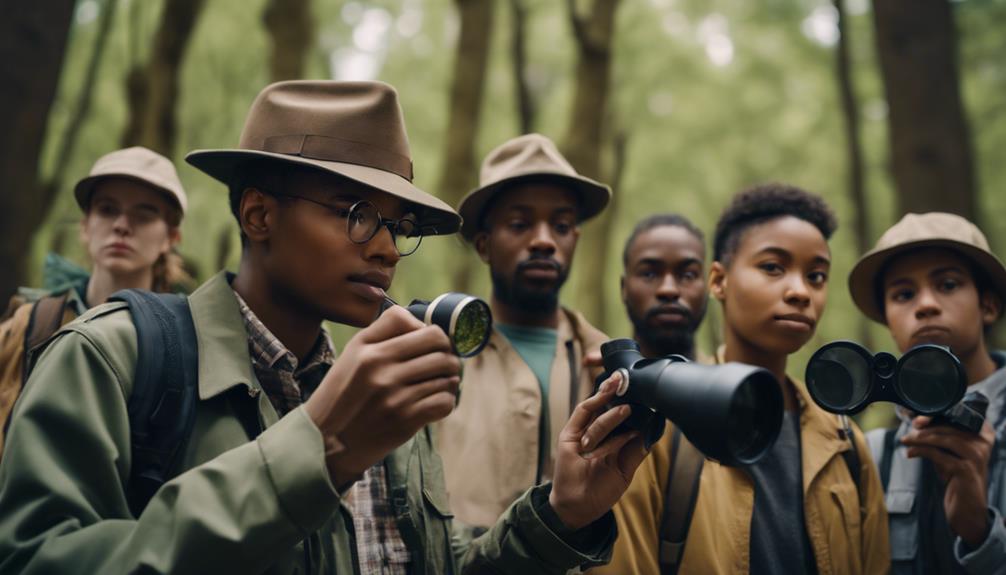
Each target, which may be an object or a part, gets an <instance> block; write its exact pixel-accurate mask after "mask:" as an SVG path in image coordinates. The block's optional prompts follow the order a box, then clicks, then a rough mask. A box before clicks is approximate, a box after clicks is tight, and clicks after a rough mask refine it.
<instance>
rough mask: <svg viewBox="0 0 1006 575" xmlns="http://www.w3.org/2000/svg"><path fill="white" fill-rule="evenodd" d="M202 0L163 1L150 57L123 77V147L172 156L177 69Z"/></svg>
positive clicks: (176, 99)
mask: <svg viewBox="0 0 1006 575" xmlns="http://www.w3.org/2000/svg"><path fill="white" fill-rule="evenodd" d="M204 4H205V0H166V1H165V4H164V11H163V12H162V13H161V19H160V24H159V26H158V27H157V33H156V34H155V35H154V46H153V50H152V52H151V54H150V60H149V61H148V62H147V64H146V65H145V66H142V67H138V68H133V69H132V70H130V72H129V76H128V78H127V80H126V92H127V97H126V100H127V103H128V108H129V120H128V122H127V124H126V129H125V131H124V132H123V134H122V146H123V147H128V146H137V145H138V146H146V147H148V148H150V149H151V150H154V151H155V152H158V153H160V154H163V155H165V156H168V157H171V156H172V155H173V152H174V147H175V131H176V122H175V108H176V105H177V102H178V92H179V72H180V70H181V66H182V62H183V60H184V59H185V51H186V49H187V48H188V45H189V40H190V38H191V37H192V31H193V30H194V29H195V25H196V21H197V20H198V18H199V14H200V13H201V12H202V9H203V6H204Z"/></svg>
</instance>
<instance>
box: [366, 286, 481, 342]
mask: <svg viewBox="0 0 1006 575" xmlns="http://www.w3.org/2000/svg"><path fill="white" fill-rule="evenodd" d="M391 305H398V304H396V303H395V301H394V300H392V299H391V298H389V297H386V298H385V305H384V307H383V308H382V311H383V309H387V307H388V306H391ZM405 309H407V310H409V313H411V314H412V315H413V316H414V317H415V318H416V319H418V320H419V321H421V322H423V323H425V324H426V325H436V326H439V327H440V329H442V330H444V333H446V334H447V337H448V338H450V340H451V347H452V348H453V350H454V353H455V354H457V355H459V356H460V357H472V356H474V355H478V353H479V352H480V351H482V349H483V348H485V346H486V343H488V342H489V336H490V335H491V334H492V326H493V316H492V312H491V311H490V309H489V304H487V303H486V302H485V301H484V300H482V299H480V298H477V297H475V296H473V295H469V294H466V293H460V292H447V293H445V294H442V295H440V296H438V297H436V298H435V299H434V300H433V301H424V300H418V299H416V300H412V303H410V304H409V305H408V306H406V307H405Z"/></svg>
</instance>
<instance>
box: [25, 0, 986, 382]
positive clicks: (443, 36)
mask: <svg viewBox="0 0 1006 575" xmlns="http://www.w3.org/2000/svg"><path fill="white" fill-rule="evenodd" d="M107 1H108V0H104V1H102V2H96V1H95V0H85V1H83V2H81V3H80V6H81V8H80V11H81V12H83V11H84V10H85V9H84V8H83V6H84V5H91V6H92V7H94V6H97V7H99V8H100V7H101V6H103V5H104V4H105V2H107ZM121 1H123V3H124V4H123V6H122V7H120V10H119V12H118V14H117V18H116V20H117V21H116V22H115V23H114V25H113V31H112V34H113V37H112V38H110V42H109V46H108V49H107V51H106V54H105V62H104V66H103V68H102V71H101V76H100V78H99V79H98V82H97V85H96V93H95V98H94V106H93V109H92V113H91V115H90V117H89V118H88V119H87V121H86V123H85V126H84V130H83V134H82V138H81V141H80V143H79V145H78V147H77V150H76V154H75V155H74V157H73V158H71V160H70V163H71V165H70V166H69V169H68V174H70V176H69V181H67V182H66V185H65V189H64V190H61V191H60V196H59V199H58V203H57V205H56V206H55V209H54V210H53V212H52V216H51V218H50V220H49V221H48V222H47V223H46V225H45V226H44V227H43V228H42V229H40V230H39V232H38V235H37V238H36V241H35V246H34V248H33V252H32V257H33V261H34V262H36V265H34V266H32V267H33V269H36V270H38V271H40V268H41V262H42V259H43V256H44V254H45V252H47V251H49V250H50V249H52V248H54V247H55V248H57V249H59V250H60V251H62V252H63V253H65V254H67V255H69V256H70V257H71V258H72V259H76V260H78V261H80V262H81V263H84V260H83V257H84V255H83V250H82V249H81V247H80V246H79V245H78V242H77V241H76V222H77V221H78V219H79V210H78V209H77V207H76V204H75V203H74V201H73V198H72V193H71V190H72V184H73V183H74V181H75V178H76V177H78V176H83V175H84V174H86V172H87V170H88V169H89V167H90V164H91V163H92V162H93V160H94V159H95V158H96V157H98V156H99V155H101V154H103V153H105V152H107V151H110V150H112V149H114V148H116V147H117V146H118V141H119V134H120V133H121V130H122V127H123V125H124V123H125V110H126V106H125V77H126V73H127V71H128V69H129V68H130V66H132V65H134V64H136V63H138V62H142V61H143V60H144V59H145V58H146V54H147V53H148V52H149V46H150V44H151V41H152V34H153V31H154V30H155V29H156V23H157V19H158V17H159V10H160V6H161V2H149V1H141V0H130V1H129V2H126V1H125V0H121ZM525 4H526V6H527V9H528V18H529V20H528V23H527V24H528V38H529V45H528V46H527V51H528V61H529V67H528V70H527V75H528V77H529V78H530V83H531V90H532V93H533V95H534V98H535V101H536V104H537V107H538V112H539V113H538V125H537V126H536V130H537V131H540V132H542V133H545V134H547V135H549V136H551V137H553V138H554V139H556V140H561V137H562V135H563V134H564V132H565V129H566V121H567V117H568V113H567V112H568V108H569V103H570V101H571V96H572V94H571V90H572V89H573V86H572V71H573V67H574V65H575V61H574V57H575V52H574V46H573V39H572V33H571V29H570V26H569V22H568V19H567V14H566V12H565V3H564V2H556V1H553V0H525ZM263 6H264V2H263V0H252V1H248V0H215V1H214V2H208V3H207V6H206V10H205V12H204V14H203V15H202V18H201V20H200V22H199V23H198V26H197V29H196V31H195V34H194V37H193V40H192V44H191V46H190V47H189V50H188V54H187V58H186V61H185V65H184V69H183V77H182V93H181V97H180V99H179V102H178V106H179V115H178V117H179V122H180V125H179V139H178V141H179V148H178V149H177V150H175V160H176V162H177V164H178V167H179V172H180V174H181V177H182V181H183V183H184V185H185V186H186V190H187V191H188V194H189V199H190V210H189V213H188V215H187V217H186V220H185V222H184V225H183V238H184V240H183V244H182V246H181V252H182V254H183V255H184V256H185V257H186V258H187V260H189V261H190V262H191V263H192V264H193V266H194V269H195V271H196V273H197V275H198V276H199V279H205V278H207V277H208V276H210V275H211V274H212V273H213V272H214V271H215V270H216V268H217V266H218V261H220V260H221V259H225V260H226V262H227V265H228V267H230V268H231V269H234V268H235V267H236V265H237V259H238V256H239V254H238V251H239V247H238V246H239V244H238V241H237V232H236V227H235V226H234V224H233V221H232V218H231V216H230V213H229V211H228V208H227V201H226V193H225V189H224V187H223V186H222V185H220V184H219V183H217V182H215V181H214V180H212V179H210V178H209V177H207V176H205V175H203V174H202V173H200V172H198V171H196V170H195V169H193V168H191V167H189V166H188V165H187V164H185V163H184V161H183V158H184V155H185V154H186V153H187V152H188V151H190V150H194V149H199V148H225V147H233V146H236V144H237V142H238V138H239V136H240V131H241V127H242V124H243V121H244V116H245V113H246V112H247V109H248V106H249V105H250V103H251V102H252V100H253V98H254V97H255V94H256V93H257V92H258V90H259V89H261V87H262V86H264V85H265V84H266V83H267V82H268V77H267V76H268V71H267V62H268V58H267V55H268V53H267V51H268V49H269V42H268V39H267V38H266V36H265V31H264V28H263V26H262V9H263ZM830 6H831V3H830V2H826V1H824V0H772V1H764V2H749V1H744V0H623V2H622V4H621V7H620V9H619V13H618V22H617V30H616V36H615V42H616V44H615V48H614V50H615V52H614V66H613V74H614V76H613V78H614V86H613V91H612V95H613V103H612V110H611V111H610V119H611V123H612V126H613V127H616V128H618V129H621V130H624V131H625V132H626V133H627V135H628V142H629V148H628V154H627V165H626V166H625V175H624V178H623V182H622V186H621V187H620V189H618V190H616V191H615V193H616V194H619V195H620V196H621V198H620V199H621V201H620V207H619V210H618V212H617V214H616V221H615V222H614V226H613V231H614V233H613V235H612V236H611V237H610V238H608V241H610V242H612V244H613V245H614V246H615V249H613V250H611V254H612V255H611V258H610V261H608V262H607V268H608V270H609V273H608V278H609V281H608V282H607V283H606V284H605V285H603V286H597V289H601V290H603V292H604V295H605V298H606V302H607V313H606V315H605V317H603V318H589V319H590V320H591V321H593V322H594V323H596V324H598V325H599V326H600V327H602V328H603V329H604V330H605V331H606V332H607V333H609V334H610V335H612V336H624V335H628V334H629V333H630V328H629V323H628V321H627V320H626V319H625V317H624V313H623V308H622V304H621V301H620V298H619V292H618V276H619V275H620V273H621V262H620V260H619V257H620V253H621V246H622V242H623V241H624V239H625V237H626V236H627V234H628V232H629V230H630V229H631V227H632V226H633V225H634V223H635V222H636V221H637V220H638V219H640V218H642V217H644V216H646V215H648V214H651V213H653V212H655V211H678V212H681V213H683V214H685V215H687V216H688V217H689V218H691V219H692V220H693V221H694V222H695V223H696V224H697V225H698V226H700V227H701V228H702V229H704V230H707V231H708V232H711V230H712V228H713V226H714V224H715V221H716V218H717V216H718V215H719V211H720V210H721V208H722V207H723V206H724V205H725V204H726V202H727V201H728V200H729V198H730V197H731V195H732V194H734V193H735V192H736V191H738V190H740V189H742V188H744V187H746V186H748V185H751V184H753V183H756V182H763V181H771V180H778V181H786V182H791V183H794V184H797V185H800V186H802V187H805V188H806V189H808V190H811V191H814V192H816V193H819V194H821V195H822V196H824V197H825V198H826V199H827V200H828V202H829V203H830V204H831V205H832V206H833V207H834V208H835V209H836V211H837V212H838V214H839V218H840V222H841V224H842V225H841V226H840V229H839V231H838V233H837V234H836V235H835V237H834V239H833V241H832V242H831V245H832V250H833V262H834V264H833V268H832V273H831V279H832V281H831V286H832V287H831V289H830V301H829V305H828V313H827V315H826V316H825V318H824V321H823V322H822V323H821V324H820V327H819V329H818V333H817V336H816V337H815V340H814V342H812V343H811V344H809V345H808V346H806V349H805V350H804V351H802V352H801V353H799V354H798V355H797V356H796V358H794V360H793V361H792V362H791V363H790V372H791V373H792V374H793V375H794V376H797V377H802V372H803V366H804V362H805V361H806V359H807V358H808V357H809V355H810V353H811V352H812V351H813V350H814V349H816V346H817V345H819V344H822V343H824V342H827V341H830V340H834V339H839V338H855V337H857V334H858V333H859V328H858V326H859V321H860V319H859V314H858V312H857V311H856V310H855V308H854V306H853V305H852V303H851V300H850V298H849V295H848V291H847V289H846V287H845V284H846V277H847V275H848V271H849V269H850V268H851V266H852V264H853V263H854V261H855V259H856V257H857V255H858V254H856V253H855V252H856V249H855V247H854V246H855V242H854V239H853V238H852V235H851V233H852V232H851V230H852V226H851V220H850V218H851V217H852V213H853V211H852V206H850V204H849V200H848V197H847V191H846V186H847V179H846V178H847V175H846V173H847V168H846V166H847V158H846V157H845V143H844V132H843V125H842V121H843V120H842V116H841V110H840V106H839V102H838V88H837V85H836V75H835V63H834V62H835V54H834V48H833V45H828V44H827V42H825V43H822V42H820V41H818V40H813V39H811V38H809V37H808V35H807V34H806V33H805V29H807V27H808V26H809V24H808V23H807V22H808V19H809V18H811V17H812V15H816V16H817V19H816V20H813V21H815V22H818V23H819V24H821V22H824V24H823V25H821V27H820V30H822V32H820V33H819V34H823V36H821V37H822V38H824V39H827V35H828V31H829V29H828V26H827V20H828V18H827V16H828V14H829V7H830ZM850 6H851V10H852V11H853V13H852V14H851V16H850V19H851V22H850V30H849V34H850V37H851V46H852V63H853V66H854V74H855V82H856V90H857V94H856V95H857V98H858V100H859V103H860V109H861V111H862V118H860V121H861V126H862V132H863V144H864V153H865V157H866V158H865V159H866V190H867V196H868V198H869V202H870V205H869V207H868V208H869V217H870V230H871V240H872V239H875V238H876V237H877V236H879V235H880V233H881V232H882V231H883V230H884V229H886V227H887V226H889V225H890V224H892V223H893V222H894V221H895V219H896V215H895V213H894V201H893V198H892V184H891V179H890V177H889V175H888V171H887V155H888V147H887V146H888V144H887V130H886V123H885V122H886V106H885V103H884V94H883V87H882V84H881V81H880V75H879V70H878V67H877V62H876V57H875V54H874V43H873V28H872V20H871V15H870V13H869V11H868V10H869V3H868V2H867V1H866V0H861V1H859V2H854V1H851V2H850ZM954 6H955V10H956V12H957V26H958V30H959V32H960V35H959V38H960V60H961V75H962V78H963V84H964V94H965V99H966V106H967V109H968V112H969V116H970V120H971V128H972V136H973V139H974V143H975V151H976V157H977V160H978V170H979V181H980V184H981V191H982V198H981V206H982V207H983V219H982V222H981V223H982V225H983V226H984V227H985V229H986V230H987V231H988V232H989V235H990V239H991V240H992V241H993V246H994V249H997V251H998V252H999V253H1006V218H1002V217H1000V214H1002V208H1001V207H1000V206H999V202H998V201H997V200H999V199H1001V197H1002V193H1001V191H1000V189H1001V188H1002V187H1003V186H1004V185H1006V164H1004V163H1003V162H1001V161H999V160H998V156H999V155H1000V151H1001V150H1002V149H1003V148H1004V147H1006V114H1004V113H1003V110H1004V109H1006V108H1004V107H1003V106H1002V103H1001V94H1003V93H1004V91H1006V61H1004V60H1003V59H1002V54H1003V53H1004V48H1006V41H1004V40H1003V36H1002V34H1001V33H999V31H1000V30H1001V29H1002V27H1003V25H1004V24H1006V3H1004V2H1002V1H1001V0H999V1H981V2H979V1H975V0H970V1H962V2H956V3H955V4H954ZM496 9H497V10H498V13H497V15H496V19H495V22H496V25H497V27H498V29H497V30H496V31H495V32H494V35H493V46H492V54H491V58H490V70H489V71H488V72H489V73H488V74H487V80H486V81H487V85H486V102H485V111H484V114H483V121H482V125H481V131H480V134H479V138H478V153H479V155H480V156H481V155H484V154H485V153H486V152H488V151H489V150H490V149H491V148H493V147H494V146H496V145H497V144H498V143H500V142H502V141H503V140H504V139H506V138H508V137H511V136H513V135H516V131H517V129H518V125H519V123H518V118H517V113H518V112H517V103H516V99H515V89H514V78H513V75H512V71H511V62H510V57H511V56H510V48H509V41H510V33H509V26H511V23H510V11H509V9H508V7H507V6H506V2H505V1H503V0H500V1H498V2H496ZM313 13H314V17H315V20H316V24H317V32H318V33H317V36H316V37H317V42H316V43H317V47H316V52H315V53H314V54H313V55H312V57H311V61H310V62H309V63H308V71H309V72H308V75H309V76H310V77H315V78H327V77H332V75H333V73H334V72H335V71H336V69H339V70H344V69H345V68H340V67H339V63H342V64H344V63H345V62H346V61H347V57H348V56H351V55H353V54H356V55H359V54H361V53H363V54H364V55H365V57H364V58H363V59H364V60H366V61H367V62H369V64H370V65H371V66H373V70H374V71H375V72H376V74H375V76H374V77H375V78H377V79H381V80H384V81H387V82H389V83H391V84H393V85H395V86H396V87H397V88H398V90H399V92H400V95H401V102H402V107H403V110H404V112H405V116H406V119H407V122H408V127H409V134H410V138H411V146H412V152H413V160H414V164H415V170H416V177H417V179H416V183H417V185H419V186H420V187H421V188H423V189H426V190H429V191H432V192H434V193H435V192H436V190H434V189H432V188H433V186H434V185H435V182H437V181H438V176H439V174H438V173H436V172H437V170H438V169H439V166H440V156H441V154H442V151H443V148H444V146H443V138H444V134H445V129H446V122H447V111H448V109H449V106H450V102H449V84H450V71H451V62H452V59H453V57H454V41H455V39H456V37H457V26H458V21H457V17H456V14H455V13H454V3H453V2H452V1H450V0H406V1H404V2H396V1H391V0H371V1H361V0H354V1H346V0H338V1H335V0H316V2H315V3H314V6H313ZM368 23H369V24H368ZM375 23H376V24H375ZM382 23H383V24H386V25H387V26H384V27H383V28H382V25H383V24H382ZM365 25H369V26H371V28H364V26H365ZM96 27H97V22H96V20H94V19H92V20H90V21H84V20H83V19H78V21H77V22H76V23H75V25H74V29H73V33H72V38H71V43H70V48H69V50H68V52H67V59H66V63H65V66H64V73H63V79H62V83H61V86H60V91H59V96H58V100H57V102H56V105H55V107H54V109H53V112H52V116H51V121H50V125H49V134H48V140H47V156H46V161H45V162H44V164H43V166H42V171H43V173H44V174H45V173H51V171H52V165H51V163H52V161H53V158H52V156H53V151H54V150H55V148H56V144H57V142H58V141H59V139H60V138H61V137H62V134H63V131H64V130H65V127H66V124H67V121H68V115H69V113H70V111H71V109H72V105H73V102H74V101H75V99H76V97H77V94H78V91H79V89H80V86H81V84H82V82H83V71H84V67H85V63H86V60H87V58H88V57H89V54H90V49H91V46H92V45H93V35H94V33H95V29H96ZM367 30H370V32H369V33H365V32H367ZM382 30H383V32H382ZM379 32H380V34H378V33H379ZM356 36H359V37H356ZM716 62H718V63H719V64H721V65H717V63H716ZM609 155H610V154H609ZM606 161H608V162H610V161H611V159H610V158H608V159H607V160H606ZM471 168H472V167H467V166H457V168H456V169H471ZM583 233H585V234H587V233H591V226H590V225H589V224H588V225H586V226H585V228H584V230H583ZM228 242H229V244H230V251H229V253H227V254H221V253H220V252H221V250H222V249H223V246H224V245H225V244H226V243H228ZM224 256H225V257H224ZM463 257H467V258H473V261H474V256H473V254H472V250H471V249H470V248H468V247H466V246H465V245H464V244H463V243H462V242H461V240H460V239H456V238H429V239H427V240H426V241H424V242H423V247H422V249H421V250H419V252H418V253H417V254H416V255H413V256H411V257H409V258H407V259H406V260H403V261H402V263H401V265H400V266H399V269H398V272H397V273H398V278H397V279H396V281H395V285H394V288H393V289H392V296H393V297H395V298H396V299H398V300H399V301H403V300H404V301H408V300H410V299H412V298H413V297H422V298H430V297H433V296H435V295H437V294H439V293H441V292H444V291H448V290H449V289H450V288H451V286H450V285H448V282H449V279H448V275H447V273H446V272H447V270H449V269H452V268H450V267H449V266H447V265H446V264H445V262H447V261H449V260H451V259H456V258H463ZM578 257H579V258H584V257H590V254H580V255H579V256H578ZM476 270H477V277H476V278H475V281H474V282H473V286H475V290H474V291H475V292H476V294H477V295H480V296H482V297H488V295H489V281H488V274H487V273H486V271H485V268H484V266H482V265H478V266H476ZM441 271H442V272H444V273H438V272H441ZM575 272H576V266H575V265H574V273H575ZM36 277H37V276H36ZM569 285H570V288H572V287H573V286H576V285H577V282H575V281H571V282H570V284H569ZM574 291H575V290H573V289H569V288H568V289H567V290H566V291H565V292H564V294H563V298H564V301H565V302H566V303H567V304H570V305H572V306H574V307H575V306H576V303H577V299H578V298H577V294H576V293H574ZM709 309H710V313H709V315H708V318H707V321H706V322H705V326H704V327H703V329H702V334H701V337H700V341H701V342H703V347H704V348H705V351H707V352H712V351H713V348H714V345H713V344H714V342H716V341H717V337H718V335H717V334H718V331H719V325H718V324H719V321H720V319H719V310H718V305H717V304H716V303H715V302H711V304H710V306H709ZM352 332H353V330H351V329H349V328H345V327H338V326H337V327H334V328H333V333H334V334H335V336H336V341H337V343H340V342H343V341H345V339H346V338H348V337H349V335H350V334H351V333H352ZM874 336H875V341H877V342H881V344H880V347H881V348H883V349H888V350H892V348H893V346H892V344H891V342H890V338H889V336H888V335H887V333H886V330H884V329H883V328H882V327H881V326H875V328H874Z"/></svg>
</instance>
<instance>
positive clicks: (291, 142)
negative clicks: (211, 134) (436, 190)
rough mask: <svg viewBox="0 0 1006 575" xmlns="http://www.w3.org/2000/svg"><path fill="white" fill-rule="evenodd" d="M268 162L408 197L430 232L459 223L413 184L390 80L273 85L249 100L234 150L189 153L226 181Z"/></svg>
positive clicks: (189, 158) (452, 213)
mask: <svg viewBox="0 0 1006 575" xmlns="http://www.w3.org/2000/svg"><path fill="white" fill-rule="evenodd" d="M263 160H265V161H269V160H272V161H279V162H286V163H291V164H297V165H302V166H307V167H310V168H316V169H320V170H323V171H327V172H331V173H333V174H338V175H340V176H343V177H346V178H349V179H351V180H353V181H355V182H358V183H360V184H363V185H365V186H369V187H371V188H374V189H375V190H378V191H381V192H385V193H387V194H390V195H392V196H395V197H398V198H401V199H403V200H405V201H407V202H410V203H411V204H413V205H414V206H416V208H418V210H417V211H418V212H419V213H418V214H417V216H418V217H419V220H420V221H419V224H420V226H421V227H422V228H423V233H424V234H425V235H438V234H451V233H454V232H456V231H457V230H458V228H459V227H460V226H461V217H460V216H459V215H458V214H457V212H455V211H454V209H453V208H451V207H450V206H449V205H447V204H446V203H444V202H443V201H441V200H440V199H438V198H436V197H434V196H433V195H431V194H428V193H426V192H424V191H422V190H420V189H419V188H417V187H416V186H415V185H413V183H412V180H413V171H412V154H411V153H410V150H409V139H408V135H407V134H406V132H405V121H404V119H403V117H402V110H401V107H400V106H399V104H398V94H397V92H395V89H394V88H392V87H391V86H389V85H388V84H385V83H382V82H335V81H313V80H298V81H290V82H278V83H275V84H271V85H269V86H266V88H265V89H263V90H262V92H261V93H260V94H259V95H258V97H257V98H256V99H255V102H254V103H253V104H252V106H251V110H249V112H248V117H247V119H246V120H245V126H244V130H243V131H242V132H241V140H240V142H239V144H238V148H237V149H226V150H196V151H193V152H191V153H189V154H188V155H187V156H186V157H185V161H187V162H188V163H190V164H192V165H193V166H195V167H196V168H199V169H200V170H202V171H203V172H206V173H207V174H209V175H210V176H212V177H214V178H216V179H217V180H220V181H221V182H223V183H225V184H228V185H229V184H231V183H236V182H237V181H238V177H239V175H240V173H241V170H242V169H243V168H242V167H243V166H246V165H247V163H248V162H255V161H263Z"/></svg>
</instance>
